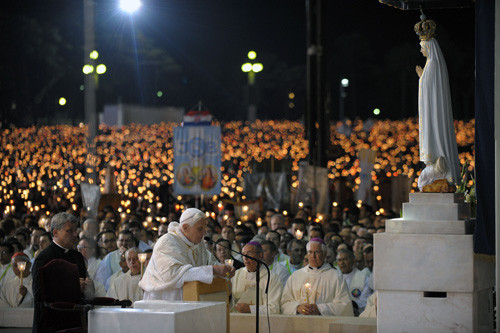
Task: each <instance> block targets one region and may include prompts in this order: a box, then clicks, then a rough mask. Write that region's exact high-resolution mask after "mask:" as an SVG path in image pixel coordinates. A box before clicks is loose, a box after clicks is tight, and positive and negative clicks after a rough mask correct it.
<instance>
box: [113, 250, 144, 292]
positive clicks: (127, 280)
mask: <svg viewBox="0 0 500 333" xmlns="http://www.w3.org/2000/svg"><path fill="white" fill-rule="evenodd" d="M138 253H140V250H139V249H138V248H131V249H128V250H127V252H125V260H126V261H127V267H128V268H129V270H128V272H126V273H125V274H122V275H120V276H119V277H117V278H116V279H115V280H114V281H113V282H111V283H110V285H109V290H108V293H107V296H108V297H112V298H117V299H120V300H124V299H128V300H131V301H132V302H135V301H140V300H142V293H143V292H142V289H141V288H140V287H139V281H140V280H141V263H140V261H139V257H138V255H137V254H138Z"/></svg>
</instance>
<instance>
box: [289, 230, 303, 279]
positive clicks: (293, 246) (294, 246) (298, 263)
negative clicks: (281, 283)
mask: <svg viewBox="0 0 500 333" xmlns="http://www.w3.org/2000/svg"><path fill="white" fill-rule="evenodd" d="M287 252H288V255H289V257H290V258H289V259H288V260H287V261H286V262H285V266H286V268H287V269H288V272H290V274H293V272H295V271H297V270H299V269H301V268H302V267H304V256H305V255H306V243H305V242H304V241H302V240H300V239H295V238H294V239H292V240H291V241H290V242H288V245H287Z"/></svg>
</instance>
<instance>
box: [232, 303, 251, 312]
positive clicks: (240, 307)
mask: <svg viewBox="0 0 500 333" xmlns="http://www.w3.org/2000/svg"><path fill="white" fill-rule="evenodd" d="M234 308H235V309H236V311H238V312H239V313H250V305H248V303H238V304H236V305H235V306H234Z"/></svg>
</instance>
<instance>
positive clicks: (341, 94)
mask: <svg viewBox="0 0 500 333" xmlns="http://www.w3.org/2000/svg"><path fill="white" fill-rule="evenodd" d="M347 87H349V80H348V79H346V78H343V79H342V80H340V84H339V120H340V121H344V108H345V105H344V104H345V101H344V99H345V98H346V97H347V92H346V89H345V88H347Z"/></svg>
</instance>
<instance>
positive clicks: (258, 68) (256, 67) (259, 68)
mask: <svg viewBox="0 0 500 333" xmlns="http://www.w3.org/2000/svg"><path fill="white" fill-rule="evenodd" d="M263 69H264V66H263V65H262V64H261V63H256V64H253V65H252V71H254V72H255V73H258V72H260V71H262V70H263Z"/></svg>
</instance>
